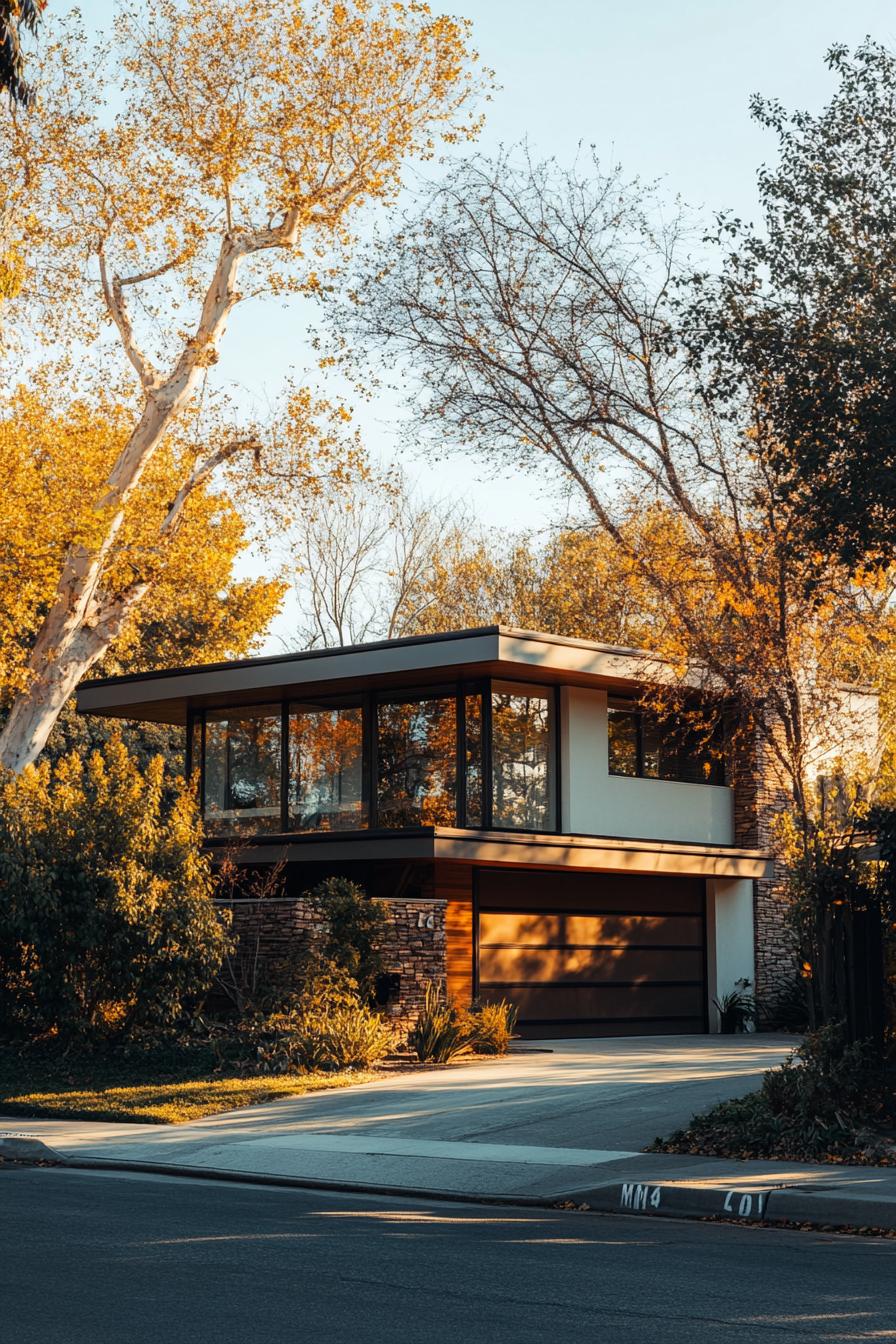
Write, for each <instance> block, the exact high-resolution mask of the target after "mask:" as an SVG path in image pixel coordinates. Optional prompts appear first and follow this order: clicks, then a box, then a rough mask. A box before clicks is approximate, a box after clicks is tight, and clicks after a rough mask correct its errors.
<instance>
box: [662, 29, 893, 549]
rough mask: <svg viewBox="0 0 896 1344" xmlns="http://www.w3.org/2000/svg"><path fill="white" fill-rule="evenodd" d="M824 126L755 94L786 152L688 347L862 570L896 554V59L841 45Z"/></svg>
mask: <svg viewBox="0 0 896 1344" xmlns="http://www.w3.org/2000/svg"><path fill="white" fill-rule="evenodd" d="M827 64H828V66H829V68H830V69H831V70H832V71H833V72H834V74H835V75H836V76H837V79H838V87H837V90H836V92H835V93H834V96H833V97H832V98H831V100H830V102H829V103H828V104H827V106H826V107H824V108H823V109H822V111H821V112H820V113H818V114H811V113H809V112H805V111H796V112H788V111H787V110H786V109H785V108H784V106H783V105H782V104H781V103H780V102H778V101H777V100H775V99H767V98H761V97H755V98H754V99H753V102H752V112H753V116H754V118H755V119H756V120H757V121H758V122H759V124H760V125H761V126H763V127H765V128H766V129H767V130H769V131H771V132H772V134H773V135H775V136H776V137H777V141H778V162H777V163H776V164H775V165H774V166H772V167H763V168H762V169H761V170H760V172H759V191H760V201H761V207H762V216H761V222H760V226H759V227H751V226H746V225H744V224H743V223H742V222H741V221H740V220H737V219H733V218H730V217H725V216H723V217H722V218H721V220H720V229H719V232H718V235H717V238H716V241H717V243H718V244H719V245H720V247H722V248H723V250H724V254H725V255H724V265H723V266H722V267H721V268H720V271H721V275H720V276H716V275H715V274H709V273H705V274H702V275H699V276H697V277H695V279H694V281H693V282H692V285H691V286H689V287H686V291H685V292H686V293H687V294H688V299H687V302H686V307H687V309H688V311H687V314H686V327H687V335H686V340H687V342H688V344H689V345H690V348H691V351H692V354H693V355H694V357H695V359H696V360H697V362H698V364H699V365H700V366H701V370H702V374H703V377H704V379H705V381H706V383H707V385H708V387H709V389H710V392H711V394H712V396H713V399H714V401H715V402H716V404H717V405H721V404H723V403H727V405H728V406H729V408H730V410H731V412H732V414H734V415H736V416H741V415H742V413H743V403H744V399H745V398H746V400H747V402H748V410H749V414H750V416H751V418H752V420H753V421H754V422H755V429H754V433H755V436H756V439H757V442H758V445H759V448H760V450H761V451H762V452H763V454H764V455H765V456H766V457H767V458H768V459H770V460H774V462H775V465H776V470H777V471H778V473H779V479H778V482H777V486H778V489H779V490H780V491H783V492H785V493H786V494H787V495H788V496H789V497H790V499H791V501H792V503H793V504H794V505H795V507H796V508H797V509H798V510H800V511H801V512H802V513H803V514H804V516H805V519H806V522H807V524H808V525H809V533H810V544H812V542H813V541H814V543H815V544H816V545H818V546H819V547H820V548H821V549H824V550H829V549H830V548H831V547H832V545H833V546H834V547H836V548H837V549H839V551H840V553H841V555H842V557H843V558H844V560H845V562H846V563H847V564H848V565H850V566H852V565H854V564H856V563H858V562H860V561H867V560H868V559H869V557H870V558H871V559H875V560H877V559H880V558H881V557H883V558H884V559H885V560H890V559H891V558H892V556H893V552H894V543H896V305H894V302H893V294H894V291H896V171H894V169H896V56H894V55H893V53H892V52H890V51H888V50H887V49H886V48H885V47H883V46H882V45H880V44H879V43H877V42H873V41H871V40H870V39H867V40H866V41H865V42H864V43H863V44H862V45H861V46H860V47H858V48H857V50H856V51H855V52H852V53H851V52H850V51H849V50H848V49H847V48H846V47H844V46H834V47H832V48H831V49H830V51H829V52H828V55H827Z"/></svg>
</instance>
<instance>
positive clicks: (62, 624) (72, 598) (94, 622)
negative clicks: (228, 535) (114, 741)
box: [0, 220, 297, 772]
mask: <svg viewBox="0 0 896 1344" xmlns="http://www.w3.org/2000/svg"><path fill="white" fill-rule="evenodd" d="M296 227H297V221H296V220H293V221H292V224H291V229H292V231H293V232H294V231H295V228H296ZM291 236H292V234H291V233H290V234H289V235H287V234H286V233H283V234H282V235H281V233H279V232H274V233H272V234H271V239H272V240H273V241H271V242H270V243H267V242H265V241H264V240H262V242H261V243H260V244H258V243H256V244H253V243H252V242H251V240H247V238H246V237H243V236H232V235H231V234H227V235H226V236H225V237H224V239H223V240H222V244H221V250H220V253H219V256H218V262H217V265H216V267H215V273H214V276H213V277H212V281H211V284H210V286H209V289H208V291H207V292H206V295H205V299H204V301H203V305H202V312H201V316H200V320H199V325H198V327H197V331H196V335H195V336H194V337H193V338H192V339H191V340H190V341H188V342H187V344H186V346H185V347H184V349H183V350H182V351H181V354H180V357H179V358H178V360H177V362H176V364H175V366H174V368H173V370H172V372H171V373H170V374H169V376H168V377H167V378H165V379H160V380H158V381H155V380H154V379H151V378H150V377H149V374H148V372H147V370H146V368H145V367H144V361H143V359H142V356H139V354H138V352H136V350H135V347H134V346H133V342H132V335H131V328H130V322H129V319H126V316H125V317H123V314H124V311H125V310H124V308H123V305H122V300H121V298H120V295H119V296H118V297H117V298H115V296H114V295H112V297H111V298H109V299H108V301H109V302H110V304H111V306H110V312H111V314H112V316H113V317H114V318H115V320H116V322H117V323H118V325H119V330H120V331H121V332H122V339H123V340H124V343H125V348H126V351H127V353H128V355H129V357H131V358H132V362H134V363H135V364H136V365H137V366H138V367H139V368H140V369H141V377H142V378H143V380H144V386H145V387H146V399H145V403H144V407H143V412H142V414H141V416H140V419H139V421H138V422H137V424H136V426H135V427H134V430H133V432H132V434H131V435H130V437H129V439H128V441H127V443H126V444H125V446H124V447H123V449H122V450H121V452H120V453H119V455H118V458H117V460H116V462H115V464H114V466H113V467H112V470H111V471H110V473H109V476H108V478H107V480H106V486H105V491H104V494H103V497H102V498H101V499H100V500H99V501H98V504H97V511H98V512H103V511H107V510H110V511H111V516H110V517H109V519H108V522H107V524H106V528H105V533H104V536H103V538H102V541H101V542H100V543H99V545H98V546H97V547H96V548H95V549H93V550H87V549H85V548H84V547H82V546H74V547H72V548H71V549H70V550H69V553H68V555H67V556H66V558H65V562H64V564H63V567H62V573H61V575H60V578H59V584H58V587H57V589H56V596H55V599H54V601H53V605H52V606H51V608H50V610H49V612H48V613H47V617H46V619H45V621H44V623H43V625H42V626H41V629H40V631H39V632H38V636H37V640H36V641H35V644H34V648H33V649H32V650H31V655H30V657H29V659H28V666H27V670H28V674H29V677H30V680H29V683H28V685H27V687H26V688H25V689H24V690H23V691H22V692H20V693H19V694H18V695H17V696H16V697H15V699H14V701H13V703H12V707H11V709H10V712H9V717H8V718H7V720H6V723H5V725H4V727H3V731H2V732H0V766H2V767H5V768H6V769H7V770H13V771H16V772H18V771H19V770H23V769H24V768H25V766H26V765H30V764H32V762H33V761H34V760H35V759H36V758H37V756H38V755H39V754H40V752H41V751H42V750H43V748H44V746H45V745H46V741H47V738H48V737H49V735H50V732H51V730H52V727H53V724H54V723H55V722H56V720H57V718H58V717H59V714H60V712H61V710H62V707H63V705H64V704H65V702H66V700H67V699H68V697H69V696H70V695H71V693H72V691H73V690H74V689H75V687H76V686H77V685H78V682H79V681H80V680H81V679H82V677H84V676H86V674H87V673H88V672H89V671H90V669H91V667H93V665H94V663H96V662H97V660H98V659H99V658H101V657H102V656H103V654H104V653H105V652H106V650H107V649H108V648H109V646H110V645H111V643H112V641H113V640H114V639H115V638H116V636H117V635H118V633H119V632H120V630H121V628H122V626H123V624H124V621H125V619H126V618H127V616H128V615H129V614H130V612H131V611H132V610H133V609H134V607H135V606H136V605H137V603H138V602H139V601H140V599H141V598H142V597H143V595H144V593H145V592H146V590H147V588H148V587H149V584H148V583H138V584H135V585H134V586H133V587H132V588H131V589H130V590H129V591H128V592H127V593H125V594H122V595H119V596H118V597H115V598H109V597H107V596H106V595H104V594H103V593H102V592H101V587H100V586H101V583H102V578H103V570H104V567H105V565H106V563H107V561H108V559H109V557H110V555H111V554H112V553H113V548H114V546H115V543H116V541H117V538H118V535H119V532H120V530H121V527H122V526H123V524H124V518H125V504H126V502H127V500H128V498H129V496H130V495H131V493H132V492H133V491H134V490H135V489H136V487H137V485H138V484H139V482H140V480H141V478H142V476H143V473H144V471H145V470H146V468H147V466H148V465H149V463H150V461H151V460H152V457H153V455H154V454H155V452H156V450H157V448H158V447H159V445H160V443H162V441H163V440H164V438H165V436H166V434H167V433H168V430H169V428H170V426H171V425H172V423H173V422H174V420H175V419H176V417H177V416H178V414H179V413H180V411H181V410H182V409H183V407H184V406H185V405H186V404H187V402H188V400H189V397H190V395H191V393H192V391H193V388H194V387H195V385H196V383H197V382H198V379H199V377H200V375H201V373H202V370H203V368H204V367H206V365H207V363H208V362H209V359H210V358H211V357H212V356H213V355H214V354H215V352H216V351H217V347H218V344H219V343H220V340H221V337H222V336H223V334H224V330H225V327H226V325H227V318H228V316H229V314H230V311H231V309H232V308H233V306H234V304H235V303H236V302H237V300H238V298H239V295H238V294H237V291H236V279H237V274H238V271H239V267H240V264H241V262H242V260H243V258H244V257H245V255H246V253H247V252H248V251H250V250H252V247H253V246H254V245H263V246H268V245H270V246H274V245H279V244H280V243H281V242H283V241H286V240H287V238H288V237H291ZM107 289H108V286H107ZM197 479H198V478H197ZM189 485H190V482H189V481H188V482H185V486H184V489H186V490H187V493H189ZM184 489H182V490H181V491H180V492H179V493H178V497H177V503H176V506H175V505H172V510H173V512H174V513H175V514H176V513H177V512H178V510H179V508H180V507H182V505H183V503H184V498H185V496H184ZM182 496H184V498H182ZM171 517H172V513H171V512H169V516H168V518H166V520H165V522H164V523H163V524H162V527H161V529H160V538H161V537H162V536H163V534H164V532H165V530H166V528H170V526H171Z"/></svg>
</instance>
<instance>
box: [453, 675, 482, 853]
mask: <svg viewBox="0 0 896 1344" xmlns="http://www.w3.org/2000/svg"><path fill="white" fill-rule="evenodd" d="M482 760H483V730H482V696H481V695H466V696H464V789H465V796H464V816H463V825H464V826H474V827H479V826H484V825H485V799H484V798H483V784H484V778H483V769H482ZM458 820H459V822H460V818H459V819H458Z"/></svg>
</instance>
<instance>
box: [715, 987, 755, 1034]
mask: <svg viewBox="0 0 896 1344" xmlns="http://www.w3.org/2000/svg"><path fill="white" fill-rule="evenodd" d="M750 988H751V982H750V981H749V980H746V979H744V978H741V979H740V980H735V982H734V988H733V989H732V990H729V992H728V993H727V994H723V995H722V997H721V998H720V999H713V1005H714V1006H715V1009H716V1011H717V1012H718V1014H719V1030H720V1031H721V1032H722V1035H723V1036H733V1035H734V1033H735V1032H738V1031H747V1030H748V1029H749V1025H750V1024H752V1023H754V1022H755V1020H756V999H755V998H754V996H753V995H752V994H751V993H750Z"/></svg>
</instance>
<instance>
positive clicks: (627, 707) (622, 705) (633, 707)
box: [607, 695, 730, 789]
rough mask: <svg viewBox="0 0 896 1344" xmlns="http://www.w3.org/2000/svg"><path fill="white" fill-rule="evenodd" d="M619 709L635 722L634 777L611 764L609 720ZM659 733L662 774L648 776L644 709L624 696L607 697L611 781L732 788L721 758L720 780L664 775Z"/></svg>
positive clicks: (608, 768) (608, 762)
mask: <svg viewBox="0 0 896 1344" xmlns="http://www.w3.org/2000/svg"><path fill="white" fill-rule="evenodd" d="M613 700H616V701H618V702H619V703H618V706H614V705H613V704H611V701H613ZM617 707H618V709H619V711H620V713H623V714H630V715H631V717H632V718H633V719H634V720H635V754H636V758H637V761H636V764H637V769H636V772H635V774H633V775H629V774H626V772H625V771H624V770H614V769H613V768H612V765H611V764H610V726H609V720H610V712H611V711H612V710H613V709H614V708H617ZM658 731H659V743H658V753H657V759H658V764H659V770H660V773H658V774H655V775H648V774H646V773H645V771H644V709H643V708H642V707H641V706H640V705H639V704H638V702H637V700H635V699H630V700H627V699H626V697H624V696H613V695H608V696H607V773H608V774H609V776H610V778H611V779H647V780H650V781H651V782H652V783H656V784H691V785H696V786H697V787H698V788H706V787H707V785H709V786H710V787H712V788H722V789H724V788H728V787H730V786H729V785H728V782H727V779H726V773H727V772H726V770H725V760H724V757H721V758H719V760H718V762H714V764H717V765H718V766H719V769H720V773H721V778H720V779H712V778H711V779H681V778H680V777H679V776H677V775H676V776H673V777H671V778H669V777H667V776H665V775H663V774H662V773H661V772H662V750H663V745H662V744H663V739H662V732H661V730H658Z"/></svg>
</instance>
